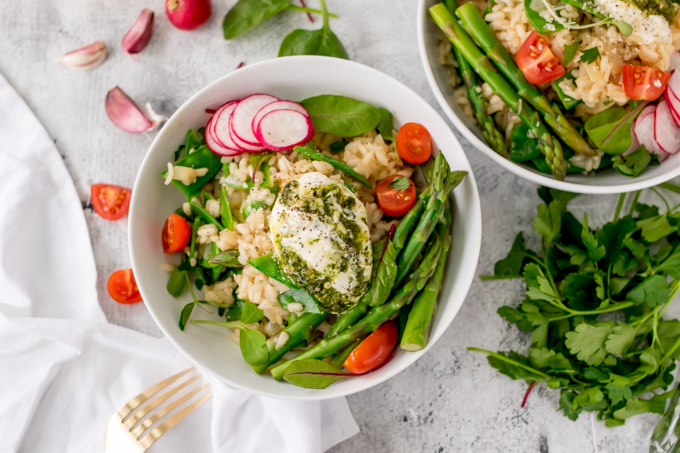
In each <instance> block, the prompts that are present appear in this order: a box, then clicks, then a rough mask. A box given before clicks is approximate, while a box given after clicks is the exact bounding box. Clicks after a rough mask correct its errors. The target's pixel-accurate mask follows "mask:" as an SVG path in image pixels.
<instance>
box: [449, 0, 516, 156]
mask: <svg viewBox="0 0 680 453" xmlns="http://www.w3.org/2000/svg"><path fill="white" fill-rule="evenodd" d="M444 4H445V5H446V7H447V8H448V9H449V11H450V12H451V14H453V12H454V11H455V10H456V7H457V5H456V0H445V1H444ZM452 53H453V58H454V59H455V60H456V61H457V62H458V70H459V71H460V77H461V79H463V83H464V84H465V90H466V92H467V97H468V100H469V101H470V105H471V106H472V110H473V111H474V113H475V120H477V125H479V128H480V130H481V131H482V136H483V137H484V140H486V142H487V143H488V144H489V146H490V147H491V149H493V150H494V151H496V152H497V153H498V154H500V155H501V156H503V157H508V148H507V146H505V140H504V139H503V134H501V133H500V132H499V131H498V129H496V124H495V123H494V122H493V118H492V117H491V115H489V114H488V113H487V112H486V101H485V100H484V96H482V90H481V89H480V88H481V86H480V85H479V81H478V80H477V76H476V75H475V72H474V71H473V70H472V67H471V66H470V63H468V62H467V60H466V59H465V57H463V54H462V53H460V50H458V49H456V48H455V47H454V48H453V49H452ZM478 89H479V91H477V90H478Z"/></svg>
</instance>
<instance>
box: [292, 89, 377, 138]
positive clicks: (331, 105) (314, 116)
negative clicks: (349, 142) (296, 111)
mask: <svg viewBox="0 0 680 453" xmlns="http://www.w3.org/2000/svg"><path fill="white" fill-rule="evenodd" d="M300 104H301V105H302V106H303V107H304V108H305V109H306V110H307V112H308V113H309V116H310V118H311V120H312V123H314V128H315V130H316V131H317V132H326V133H331V134H335V135H339V136H341V137H354V136H357V135H361V134H364V133H366V132H368V131H370V130H372V129H375V128H376V127H377V126H378V124H379V123H380V120H381V118H382V117H381V114H380V111H379V110H378V109H377V108H375V107H373V106H372V105H371V104H368V103H366V102H362V101H357V100H356V99H352V98H348V97H345V96H336V95H332V94H322V95H320V96H315V97H311V98H307V99H305V100H304V101H302V102H300Z"/></svg>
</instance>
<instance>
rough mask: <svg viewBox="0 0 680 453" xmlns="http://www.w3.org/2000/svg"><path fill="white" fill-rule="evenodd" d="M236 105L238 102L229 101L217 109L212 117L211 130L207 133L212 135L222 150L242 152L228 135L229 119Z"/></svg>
mask: <svg viewBox="0 0 680 453" xmlns="http://www.w3.org/2000/svg"><path fill="white" fill-rule="evenodd" d="M237 105H238V101H229V102H227V103H226V104H224V105H223V106H222V107H220V108H219V109H217V111H216V112H215V114H214V115H213V121H212V129H208V131H210V132H211V133H212V134H213V139H214V140H215V141H217V142H218V143H219V144H220V145H222V146H223V147H224V148H228V149H232V150H234V151H242V150H241V147H240V146H238V145H237V144H236V143H234V141H233V140H232V139H231V136H230V135H229V117H230V116H231V113H232V112H233V111H234V109H235V108H236V106H237Z"/></svg>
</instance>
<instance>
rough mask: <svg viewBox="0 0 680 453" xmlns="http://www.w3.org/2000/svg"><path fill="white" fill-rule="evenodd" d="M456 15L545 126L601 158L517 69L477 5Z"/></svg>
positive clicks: (572, 145) (573, 146)
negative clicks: (543, 121)
mask: <svg viewBox="0 0 680 453" xmlns="http://www.w3.org/2000/svg"><path fill="white" fill-rule="evenodd" d="M456 15H457V16H458V17H459V18H460V20H461V22H462V25H463V28H465V30H467V32H468V33H470V36H472V39H474V40H475V41H476V42H477V44H478V45H479V47H481V48H482V51H484V52H485V53H486V55H487V56H488V57H489V58H490V59H491V61H493V62H494V63H495V64H496V66H497V67H498V69H499V70H500V71H501V72H502V73H503V74H504V75H505V77H506V78H507V79H508V80H509V81H510V83H512V84H513V85H514V86H515V88H516V89H517V92H518V93H519V95H520V96H522V98H523V99H525V100H526V101H528V102H530V103H531V105H533V106H534V108H536V110H538V112H539V113H540V114H541V115H543V119H544V120H545V122H546V123H548V125H549V126H550V127H551V128H552V129H553V130H554V131H555V133H556V134H557V135H558V136H559V137H560V138H561V139H562V140H563V141H564V143H566V144H567V146H569V147H570V148H571V149H573V150H574V152H576V153H577V154H583V155H586V156H595V155H597V153H596V152H595V151H594V150H593V148H591V147H590V145H589V144H588V143H587V142H586V140H585V139H584V138H583V136H582V135H581V134H579V133H578V131H577V130H576V128H575V127H574V126H573V125H572V124H571V123H570V122H569V121H568V120H567V118H565V116H564V114H562V112H561V111H560V109H559V107H557V106H556V105H551V104H550V101H548V98H547V97H546V96H545V94H543V92H542V91H541V90H539V89H538V87H536V85H534V84H533V83H530V82H529V81H528V80H527V79H526V78H525V77H524V74H523V73H522V71H521V70H520V69H519V67H517V63H515V60H514V59H513V58H512V57H511V56H510V54H509V53H508V51H507V50H505V47H503V45H502V44H501V42H500V41H499V40H498V38H497V37H496V33H494V31H493V30H492V29H491V27H489V25H488V24H487V23H486V21H485V20H484V18H483V17H482V15H481V14H480V13H479V11H478V10H477V7H476V6H475V5H473V4H472V3H468V4H466V5H463V6H461V7H460V8H458V9H457V10H456Z"/></svg>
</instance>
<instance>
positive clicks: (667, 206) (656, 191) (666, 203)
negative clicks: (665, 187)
mask: <svg viewBox="0 0 680 453" xmlns="http://www.w3.org/2000/svg"><path fill="white" fill-rule="evenodd" d="M651 189H652V191H653V192H654V193H655V194H657V195H658V196H659V198H661V200H662V201H663V204H665V205H666V210H667V211H670V210H671V207H670V206H669V205H668V202H667V201H666V197H664V196H663V195H661V193H660V192H659V191H658V190H656V189H655V188H654V187H652V188H651Z"/></svg>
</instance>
